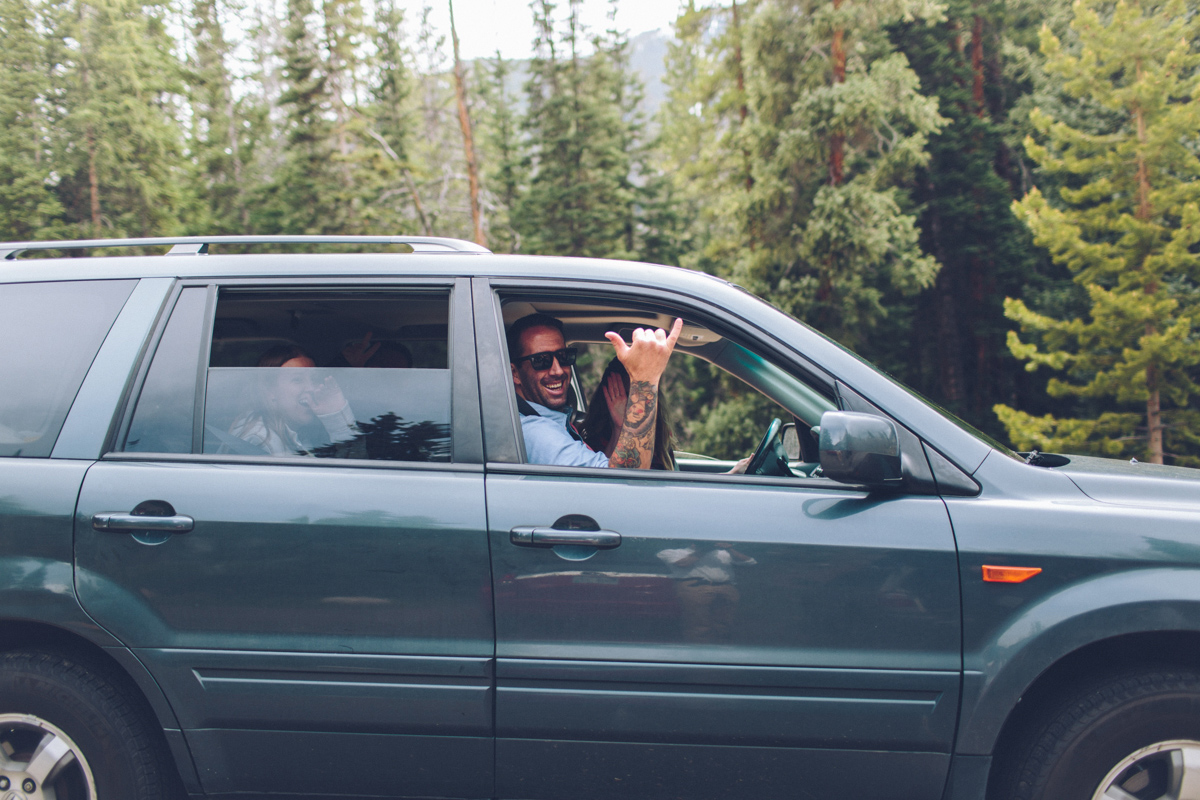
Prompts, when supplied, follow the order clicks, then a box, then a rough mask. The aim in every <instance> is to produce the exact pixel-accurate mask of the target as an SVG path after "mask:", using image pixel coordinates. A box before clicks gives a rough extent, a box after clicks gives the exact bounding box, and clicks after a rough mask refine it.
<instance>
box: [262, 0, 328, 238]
mask: <svg viewBox="0 0 1200 800" xmlns="http://www.w3.org/2000/svg"><path fill="white" fill-rule="evenodd" d="M323 23H324V20H323V18H322V16H321V15H319V14H318V13H317V11H316V8H315V7H314V5H313V3H312V0H288V5H287V25H286V28H285V30H284V45H283V50H282V52H281V53H280V56H281V57H282V60H283V63H284V68H283V73H282V75H283V81H284V82H283V91H282V93H281V94H280V98H279V102H280V105H281V106H282V108H283V110H284V111H285V113H286V118H285V123H284V129H283V131H282V134H283V136H284V138H285V142H286V147H285V149H284V151H283V163H282V164H281V165H280V166H279V168H278V169H277V170H276V171H275V172H274V175H273V180H272V181H271V183H270V185H269V186H267V187H265V189H264V194H265V197H264V198H263V200H262V201H261V202H259V203H256V204H255V217H254V220H253V224H254V226H255V228H256V229H257V230H259V231H263V232H271V233H295V234H321V233H345V232H346V231H345V230H344V229H343V224H342V223H343V222H344V218H343V213H342V209H341V207H340V204H339V202H338V200H339V198H340V196H341V191H342V188H343V184H344V182H345V175H344V174H343V171H342V170H341V169H339V165H338V163H337V161H336V158H335V156H336V155H337V154H338V148H337V141H336V139H335V133H336V132H337V126H336V125H335V122H334V118H333V107H334V99H333V88H332V86H331V82H330V77H329V73H328V68H327V65H326V63H325V61H324V58H323V55H322V46H323V44H324V43H325V41H324V38H323V36H322V32H323V30H324V25H323Z"/></svg>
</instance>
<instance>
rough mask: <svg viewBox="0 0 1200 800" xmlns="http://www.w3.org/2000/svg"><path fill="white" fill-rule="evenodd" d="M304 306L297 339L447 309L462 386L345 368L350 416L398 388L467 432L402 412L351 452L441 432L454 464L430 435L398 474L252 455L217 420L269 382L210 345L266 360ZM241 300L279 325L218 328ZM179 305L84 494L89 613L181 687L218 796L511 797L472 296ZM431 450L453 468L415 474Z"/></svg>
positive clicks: (450, 375) (367, 425)
mask: <svg viewBox="0 0 1200 800" xmlns="http://www.w3.org/2000/svg"><path fill="white" fill-rule="evenodd" d="M246 292H249V293H250V294H245V293H246ZM239 293H242V294H239ZM322 293H324V294H322ZM239 298H242V299H239ZM246 298H249V299H246ZM256 298H257V299H256ZM290 298H294V303H293V305H295V306H296V307H297V308H298V309H299V310H297V308H293V309H291V312H290V313H291V314H292V316H293V320H294V323H295V325H294V326H293V327H294V329H295V331H296V333H297V336H300V334H302V333H304V332H305V331H315V330H317V329H319V328H320V329H322V330H323V328H321V326H326V327H328V321H327V320H326V319H325V318H324V317H322V315H321V309H322V303H323V302H324V304H325V305H326V306H329V305H332V306H334V307H335V310H336V309H337V308H350V309H352V310H353V309H354V308H357V307H358V306H356V305H355V304H356V303H360V304H362V303H368V301H369V302H373V303H375V304H376V306H379V305H380V304H382V306H381V307H386V305H387V303H393V304H394V305H395V306H396V307H397V308H400V307H403V308H413V309H417V310H418V311H419V310H421V309H422V308H423V306H422V303H428V304H431V305H432V306H433V307H437V306H438V304H441V305H440V307H441V308H442V309H443V310H442V311H441V312H438V313H440V314H441V317H440V319H441V320H442V321H441V322H440V323H438V324H435V325H427V326H425V327H426V328H427V329H432V330H433V333H427V335H428V336H429V337H432V340H433V344H434V345H437V346H438V347H441V348H443V349H442V350H441V352H442V353H443V355H442V356H441V358H442V359H443V361H444V368H440V369H439V368H427V369H426V368H420V364H416V365H414V364H412V363H410V364H409V366H410V367H414V368H412V369H390V370H377V371H372V370H366V369H362V370H358V373H361V374H358V373H355V371H354V370H353V369H340V370H339V369H335V370H332V373H334V374H336V375H337V376H338V377H337V381H340V382H341V384H342V386H343V388H345V389H346V396H347V397H348V398H349V402H348V406H353V405H354V404H355V402H356V401H355V396H354V395H353V393H352V392H351V391H350V384H351V383H352V382H353V380H355V379H361V381H366V382H368V383H372V382H373V383H372V385H376V384H378V383H379V381H380V380H394V381H396V382H397V383H396V386H398V387H399V388H398V389H397V390H396V391H397V396H398V397H400V396H403V397H416V396H417V395H418V394H420V393H422V392H424V393H426V394H428V393H429V392H439V393H443V394H444V396H445V400H444V405H445V406H446V408H445V409H444V415H443V416H441V417H438V414H441V413H443V412H438V411H434V412H430V413H427V414H425V416H434V417H438V419H441V420H443V421H444V422H445V423H446V424H442V423H437V424H434V423H429V424H425V423H423V422H422V423H418V424H416V425H415V427H414V426H412V425H409V423H406V422H405V421H404V420H403V419H401V418H402V417H404V416H405V411H404V408H403V403H401V402H400V401H399V400H397V405H396V408H395V409H392V408H391V407H390V406H388V407H386V409H387V410H388V414H381V415H377V416H374V417H372V419H371V421H370V422H366V420H365V419H362V418H360V419H359V420H358V425H359V427H360V429H361V433H360V436H359V437H356V439H355V440H354V441H358V439H359V438H362V440H363V441H365V442H366V444H367V445H368V447H373V446H374V443H375V442H376V440H374V439H371V438H370V436H369V435H368V434H371V435H374V434H377V433H379V432H380V431H382V432H383V433H384V434H387V436H385V439H386V441H384V444H385V445H387V447H390V448H392V451H393V452H394V451H395V448H396V447H400V448H401V449H403V447H404V446H407V445H408V444H411V441H409V440H411V439H412V437H408V439H405V436H402V435H401V434H405V435H407V432H411V431H413V430H416V429H418V428H419V429H421V430H422V431H424V432H425V433H426V434H428V431H429V430H435V435H434V439H436V436H437V434H436V430H437V429H438V425H441V426H442V428H445V429H446V430H447V431H448V434H447V435H448V436H449V446H450V450H449V451H447V450H445V448H444V444H445V442H444V441H442V442H441V443H440V444H439V442H438V441H434V442H433V450H432V451H430V449H429V448H430V444H429V442H430V441H432V440H431V439H430V438H429V436H426V438H425V439H424V440H422V442H421V443H419V446H415V447H411V448H409V449H408V450H404V451H403V452H402V453H401V454H400V455H399V456H387V457H388V458H394V459H396V460H367V459H366V458H363V457H361V456H362V455H363V453H361V452H360V453H357V454H351V457H350V458H312V457H307V456H309V455H311V453H305V454H304V456H303V457H301V456H299V455H296V454H292V455H290V456H284V457H280V456H279V455H278V454H275V455H271V454H268V453H266V452H263V451H258V452H257V454H254V453H255V451H254V450H253V448H250V447H249V446H248V445H247V443H245V442H241V443H239V441H238V440H237V439H236V438H235V437H234V436H232V435H231V434H230V431H231V430H235V431H236V430H238V428H237V425H236V424H231V423H230V421H229V420H228V419H220V418H219V414H218V411H217V406H218V405H219V403H218V397H217V394H218V387H219V386H223V385H226V384H230V382H231V381H232V382H233V385H236V384H237V381H238V380H242V379H245V380H246V381H249V382H248V383H245V384H244V386H245V387H255V386H260V385H266V384H263V383H262V380H261V378H262V373H264V370H263V369H261V368H258V369H256V368H255V367H254V366H253V364H254V362H253V361H250V362H249V364H250V366H247V367H242V366H231V367H222V366H214V364H216V363H217V361H216V360H215V359H216V353H217V350H218V348H217V347H214V346H213V344H212V343H213V341H214V338H215V337H218V338H220V343H221V344H222V347H223V350H222V352H225V351H229V352H232V351H235V350H237V349H238V347H243V348H249V349H251V350H254V349H257V350H262V349H263V348H265V347H266V346H267V345H268V344H271V343H272V341H273V340H272V339H271V338H270V336H276V334H277V333H278V332H277V331H275V332H273V333H271V334H269V335H268V334H264V333H263V332H262V331H257V332H256V331H255V325H259V326H260V327H261V323H262V320H266V319H268V317H267V315H268V313H270V314H276V316H278V314H280V313H283V311H285V310H286V308H284V307H285V306H287V304H288V303H289V302H291V300H290ZM321 298H326V300H325V301H323V300H322V299H321ZM227 301H228V302H241V303H242V304H243V305H246V306H247V307H251V308H253V307H255V306H254V303H256V302H257V303H259V304H260V305H261V307H262V308H263V309H264V311H263V312H262V320H258V319H256V318H251V317H247V318H245V319H241V318H238V317H236V315H235V316H230V315H226V316H225V317H219V314H218V317H217V318H218V319H219V320H220V325H219V326H218V328H220V329H219V330H216V331H214V316H215V315H214V310H215V309H216V310H217V311H218V312H219V309H220V304H221V303H222V302H227ZM172 303H173V308H172ZM272 304H274V305H272ZM281 304H282V305H281ZM405 304H407V305H405ZM277 306H278V308H277ZM168 307H169V308H172V310H171V312H170V315H169V318H168V319H167V321H166V322H165V324H164V325H162V326H161V328H160V330H159V332H158V333H157V334H156V335H157V337H158V341H157V342H156V343H155V347H153V348H150V349H151V351H152V352H154V353H155V354H154V356H153V360H150V359H149V358H147V361H148V365H143V367H142V370H141V374H140V375H139V378H138V381H139V384H140V386H141V390H140V392H141V393H140V398H139V399H138V401H137V409H136V410H135V411H134V412H133V414H132V422H131V421H130V419H129V415H127V417H126V420H125V422H124V424H123V425H122V428H121V431H120V432H119V434H118V439H117V443H116V446H114V447H113V448H112V449H113V452H110V453H108V454H107V455H106V456H105V457H104V458H103V459H102V460H101V461H100V462H98V463H97V464H96V465H95V466H93V467H92V468H91V470H90V471H89V473H88V475H87V476H86V478H85V481H84V485H83V489H82V492H81V494H80V498H79V504H78V509H77V513H76V522H75V531H76V565H77V566H76V582H77V586H78V592H79V597H80V600H81V602H82V604H83V606H84V607H85V608H86V609H87V611H88V612H89V613H90V614H91V615H92V616H93V618H94V619H95V620H96V621H97V622H98V623H99V624H100V625H101V626H103V627H104V628H106V629H107V630H108V631H110V632H111V633H112V634H113V635H114V636H115V637H116V638H117V639H119V640H120V641H121V642H122V643H123V644H125V645H127V646H128V647H130V648H131V649H132V650H133V652H134V653H135V654H136V655H137V657H138V658H139V659H141V661H142V662H143V663H144V664H145V666H146V668H147V669H148V670H149V671H150V673H152V674H153V676H154V677H155V679H156V680H157V681H158V682H159V684H160V685H161V686H162V688H163V690H164V692H165V694H166V696H167V697H168V699H169V700H170V702H171V704H172V706H173V707H174V710H175V712H176V714H177V715H178V718H179V720H180V724H181V726H182V728H183V735H184V737H185V738H186V741H187V743H188V745H189V747H190V749H191V752H192V756H193V758H194V760H195V763H196V766H197V769H198V772H199V775H200V780H201V783H202V787H203V790H204V791H205V792H206V793H210V794H222V793H279V794H288V795H289V796H290V795H300V794H303V795H313V796H333V795H337V796H366V795H370V796H387V797H427V796H438V797H460V798H484V797H490V796H491V794H492V790H493V776H492V772H493V755H492V749H493V740H492V731H493V726H492V683H493V678H492V656H493V648H494V641H493V618H492V602H491V593H490V565H489V559H488V542H487V536H486V521H485V508H484V502H483V474H482V465H481V463H480V452H481V439H480V437H481V434H480V422H479V410H478V390H477V383H476V373H475V356H474V343H473V339H472V336H471V335H470V332H471V330H472V324H471V317H470V301H469V285H467V284H466V283H465V282H462V281H459V282H458V283H455V282H454V281H451V280H448V279H447V280H440V281H436V280H435V281H425V282H422V281H420V280H416V279H411V280H405V281H404V282H403V283H402V284H401V283H396V282H391V281H376V282H374V283H370V282H366V281H363V282H359V283H356V284H354V285H350V286H347V285H346V284H345V282H341V283H339V284H337V285H314V282H312V281H308V282H305V283H304V284H294V283H288V282H286V281H275V282H271V283H265V284H264V283H263V282H261V281H260V282H257V283H254V284H249V285H247V284H238V283H237V282H226V283H224V284H222V285H219V286H218V285H216V284H212V285H209V284H206V283H203V282H197V283H192V284H185V285H183V286H181V287H179V289H178V291H177V294H176V297H175V298H174V299H173V300H172V301H171V303H169V304H168ZM364 307H365V306H364ZM372 308H374V306H373V307H372ZM281 309H282V310H281ZM372 313H376V312H374V311H373V312H372ZM365 316H366V312H364V317H365ZM252 323H253V324H252ZM394 323H395V327H396V328H397V329H399V328H401V327H404V326H403V320H396V321H394ZM388 324H389V323H388V322H387V321H386V320H385V321H384V322H382V323H380V325H379V326H377V327H378V329H379V330H383V329H386V328H387V326H388ZM239 325H240V326H241V327H240V328H239ZM409 327H411V328H414V329H416V328H419V327H420V326H409ZM356 335H358V334H356ZM221 337H223V338H221ZM438 337H440V344H439V339H438ZM276 338H278V337H276ZM335 347H341V344H338V345H336V346H335ZM435 349H436V348H435ZM361 350H362V351H364V352H365V351H366V350H369V348H368V347H364V348H361ZM210 352H212V353H213V358H214V361H213V362H211V363H210V360H209V359H210ZM360 355H362V352H360ZM247 357H248V358H257V357H258V356H257V355H253V356H247ZM229 358H233V356H229ZM411 358H412V355H411V354H410V361H411ZM228 363H232V364H237V363H239V362H237V361H236V360H231V361H228ZM285 366H286V365H285ZM260 367H261V365H260ZM266 372H267V373H268V374H267V378H270V379H274V378H275V377H276V376H284V375H285V373H286V376H287V377H289V378H295V377H297V376H300V375H302V373H304V372H306V370H287V369H278V368H276V369H275V370H274V372H271V371H270V370H266ZM367 373H371V374H367ZM384 373H386V375H385V374H384ZM315 380H316V381H317V382H318V383H319V382H320V378H319V377H318V378H316V379H315ZM222 381H224V382H225V383H222ZM414 387H415V388H414ZM246 391H247V392H250V391H251V389H250V388H247V389H246ZM405 392H408V394H404V393H405ZM414 393H415V394H414ZM310 394H311V393H310ZM438 396H441V395H438ZM239 397H240V395H238V394H237V392H236V391H234V392H232V393H231V394H229V395H228V397H227V398H226V399H229V398H233V399H232V400H230V401H229V402H231V403H236V402H240V401H239V400H238V398H239ZM425 399H426V400H428V397H426V398H425ZM247 402H249V401H247ZM306 402H311V398H310V399H309V400H307V401H306ZM131 405H132V404H131ZM451 408H452V413H451ZM393 410H394V411H395V412H396V414H393V413H391V411H393ZM389 414H390V416H389ZM397 414H399V415H400V418H398V417H397ZM385 423H386V424H385ZM422 425H425V427H424V428H422V427H421V426H422ZM430 425H432V426H433V427H432V428H430ZM243 427H245V426H243ZM388 437H390V438H388ZM328 447H332V445H330V446H328ZM422 447H424V448H425V450H421V448H422ZM438 447H441V448H442V449H441V450H438V449H437V448H438ZM327 449H328V448H327ZM385 449H386V448H385ZM313 452H317V453H319V452H321V451H320V449H319V448H314V451H313ZM364 452H365V451H364ZM372 452H373V451H372ZM420 452H424V453H426V456H427V455H428V453H429V452H435V453H438V454H440V455H437V457H436V458H435V459H434V460H413V459H415V458H421V457H422V456H420V455H417V456H414V455H412V453H420ZM405 453H407V455H405ZM139 518H144V519H146V520H147V522H144V523H143V522H141V521H140V519H139ZM173 525H174V526H176V527H175V532H172V530H171V529H172V526H173Z"/></svg>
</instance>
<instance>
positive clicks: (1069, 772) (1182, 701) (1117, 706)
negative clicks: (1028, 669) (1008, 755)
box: [996, 671, 1200, 800]
mask: <svg viewBox="0 0 1200 800" xmlns="http://www.w3.org/2000/svg"><path fill="white" fill-rule="evenodd" d="M996 796H997V797H1000V798H1005V799H1006V800H1007V798H1014V800H1200V674H1197V673H1194V672H1190V671H1161V672H1140V673H1132V674H1127V675H1123V676H1120V677H1116V678H1110V679H1108V680H1105V681H1102V682H1099V683H1096V684H1093V685H1092V686H1091V687H1090V688H1089V689H1086V690H1084V691H1081V692H1079V693H1078V694H1076V695H1074V696H1073V697H1071V698H1070V699H1068V700H1067V701H1066V702H1064V703H1063V704H1062V705H1060V706H1058V708H1057V710H1055V711H1052V712H1050V713H1049V714H1048V715H1047V717H1046V718H1044V720H1043V724H1042V725H1041V726H1039V727H1038V728H1036V729H1035V730H1034V731H1033V736H1032V737H1031V738H1030V739H1029V740H1028V742H1027V743H1026V747H1025V748H1024V750H1023V754H1022V755H1021V756H1020V757H1019V758H1018V761H1017V764H1016V765H1015V769H1013V771H1012V772H1011V773H1010V780H1009V781H1008V786H1007V787H1005V788H1004V789H1003V790H1002V791H1001V792H1000V793H999V794H997V795H996Z"/></svg>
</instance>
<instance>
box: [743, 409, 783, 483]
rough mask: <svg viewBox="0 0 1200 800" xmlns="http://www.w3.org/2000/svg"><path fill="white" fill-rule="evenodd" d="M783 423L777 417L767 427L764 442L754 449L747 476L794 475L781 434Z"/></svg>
mask: <svg viewBox="0 0 1200 800" xmlns="http://www.w3.org/2000/svg"><path fill="white" fill-rule="evenodd" d="M782 428H783V422H782V421H781V420H780V419H779V417H776V418H775V419H773V420H771V424H770V425H768V426H767V432H766V433H765V434H763V438H762V441H761V442H759V443H758V447H756V448H754V453H753V455H751V456H750V463H749V464H747V465H746V474H747V475H793V474H794V473H793V472H792V470H791V469H790V468H789V467H788V459H787V451H785V450H784V449H783V437H782V436H780V434H779V432H780V430H781V429H782Z"/></svg>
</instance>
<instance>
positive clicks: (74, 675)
mask: <svg viewBox="0 0 1200 800" xmlns="http://www.w3.org/2000/svg"><path fill="white" fill-rule="evenodd" d="M155 733H156V732H155V731H154V728H153V726H152V725H151V724H150V723H149V721H148V720H147V719H146V717H145V715H144V714H143V713H142V711H141V709H140V708H139V707H138V706H137V705H136V704H135V703H134V702H132V701H131V699H130V698H129V697H127V696H126V695H125V693H123V692H122V691H121V690H120V689H119V688H117V686H116V685H114V682H112V681H109V680H106V679H105V678H104V677H102V676H101V674H99V673H97V672H94V671H92V670H89V669H88V668H86V667H85V666H83V665H82V664H80V663H77V662H75V661H74V660H72V659H70V658H68V657H65V656H61V655H54V654H48V653H33V652H18V653H6V654H4V655H0V797H8V796H9V793H10V792H16V793H17V794H16V795H14V796H15V797H22V796H23V797H25V798H28V800H100V799H101V798H103V800H109V798H113V800H117V799H118V798H119V799H120V800H162V798H164V796H165V795H164V788H163V786H164V785H163V781H162V776H163V774H164V769H163V767H164V761H163V758H162V752H161V751H162V748H161V746H160V744H159V742H158V740H157V737H156V735H155Z"/></svg>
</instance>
